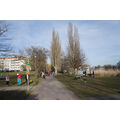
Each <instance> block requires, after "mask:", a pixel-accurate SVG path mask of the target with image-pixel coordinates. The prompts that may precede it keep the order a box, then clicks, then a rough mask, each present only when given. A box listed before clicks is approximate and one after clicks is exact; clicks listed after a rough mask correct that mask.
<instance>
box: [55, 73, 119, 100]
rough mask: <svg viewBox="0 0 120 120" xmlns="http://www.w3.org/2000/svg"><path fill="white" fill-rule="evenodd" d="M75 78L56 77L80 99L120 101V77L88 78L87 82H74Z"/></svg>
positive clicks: (82, 80)
mask: <svg viewBox="0 0 120 120" xmlns="http://www.w3.org/2000/svg"><path fill="white" fill-rule="evenodd" d="M74 77H75V76H71V75H57V76H56V78H57V79H58V80H59V81H61V82H62V83H63V84H64V85H65V86H66V87H67V88H68V89H70V90H71V91H73V92H74V93H75V94H76V95H77V96H78V97H80V99H120V93H119V92H120V77H114V76H112V77H96V78H92V77H87V79H86V80H84V79H78V80H74ZM113 96H116V97H113Z"/></svg>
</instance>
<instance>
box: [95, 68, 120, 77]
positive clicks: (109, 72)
mask: <svg viewBox="0 0 120 120" xmlns="http://www.w3.org/2000/svg"><path fill="white" fill-rule="evenodd" d="M95 74H96V75H97V76H99V77H105V76H108V77H110V76H120V70H104V69H103V70H95Z"/></svg>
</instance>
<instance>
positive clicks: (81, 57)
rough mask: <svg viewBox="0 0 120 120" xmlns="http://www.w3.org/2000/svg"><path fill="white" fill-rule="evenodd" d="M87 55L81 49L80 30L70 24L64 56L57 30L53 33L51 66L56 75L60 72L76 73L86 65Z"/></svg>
mask: <svg viewBox="0 0 120 120" xmlns="http://www.w3.org/2000/svg"><path fill="white" fill-rule="evenodd" d="M85 60H86V59H85V54H84V53H83V51H82V49H81V48H80V37H79V32H78V28H77V27H76V26H75V25H73V24H72V23H69V25H68V44H67V49H66V52H65V53H64V54H62V50H61V43H60V40H59V34H58V32H56V31H55V30H53V33H52V43H51V66H52V67H54V68H55V73H56V74H57V72H58V71H61V72H63V71H64V70H66V71H67V72H72V73H73V74H75V73H76V71H78V70H79V69H80V67H82V66H83V64H84V63H85Z"/></svg>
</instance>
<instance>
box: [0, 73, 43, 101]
mask: <svg viewBox="0 0 120 120" xmlns="http://www.w3.org/2000/svg"><path fill="white" fill-rule="evenodd" d="M20 73H21V75H22V84H21V85H20V86H26V85H27V84H26V80H25V74H26V72H20ZM2 74H3V76H6V74H8V75H9V76H10V84H9V87H10V86H17V78H16V75H17V72H6V73H3V72H2ZM30 80H32V81H33V82H31V83H30V86H34V85H36V84H38V83H39V82H40V81H41V80H40V78H39V77H38V78H37V80H36V81H35V72H31V73H30ZM6 86H7V85H6V81H5V80H0V87H6ZM30 93H31V91H29V92H28V91H27V90H5V91H4V90H0V100H25V99H27V97H28V96H29V94H30Z"/></svg>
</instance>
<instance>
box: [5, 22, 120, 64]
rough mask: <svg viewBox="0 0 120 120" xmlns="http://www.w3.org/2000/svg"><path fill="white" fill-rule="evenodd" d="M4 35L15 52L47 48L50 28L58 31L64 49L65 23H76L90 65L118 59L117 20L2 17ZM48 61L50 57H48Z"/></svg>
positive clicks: (48, 46) (50, 39)
mask: <svg viewBox="0 0 120 120" xmlns="http://www.w3.org/2000/svg"><path fill="white" fill-rule="evenodd" d="M6 22H7V23H8V24H9V26H10V28H9V31H8V36H9V37H11V38H12V42H11V45H12V46H13V49H14V50H15V51H16V52H17V51H18V50H20V49H23V48H27V47H30V46H31V45H34V46H38V45H39V46H42V47H45V48H47V49H50V45H51V41H52V30H53V28H54V29H55V30H56V31H57V32H58V33H59V36H60V41H61V45H62V50H63V51H64V52H66V47H67V42H68V34H67V30H68V23H69V22H71V23H73V25H75V26H76V27H78V31H79V36H80V46H81V48H82V49H83V51H84V53H85V55H86V58H87V63H88V64H90V65H91V66H95V65H105V64H113V65H114V64H116V63H117V62H118V61H120V21H117V20H115V21H113V20H112V21H108V20H100V21H99V20H97V21H94V20H74V21H72V20H69V21H68V20H60V21H59V20H37V21H36V20H30V21H29V20H20V21H18V20H17V21H15V20H11V21H6ZM48 62H50V60H48Z"/></svg>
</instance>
